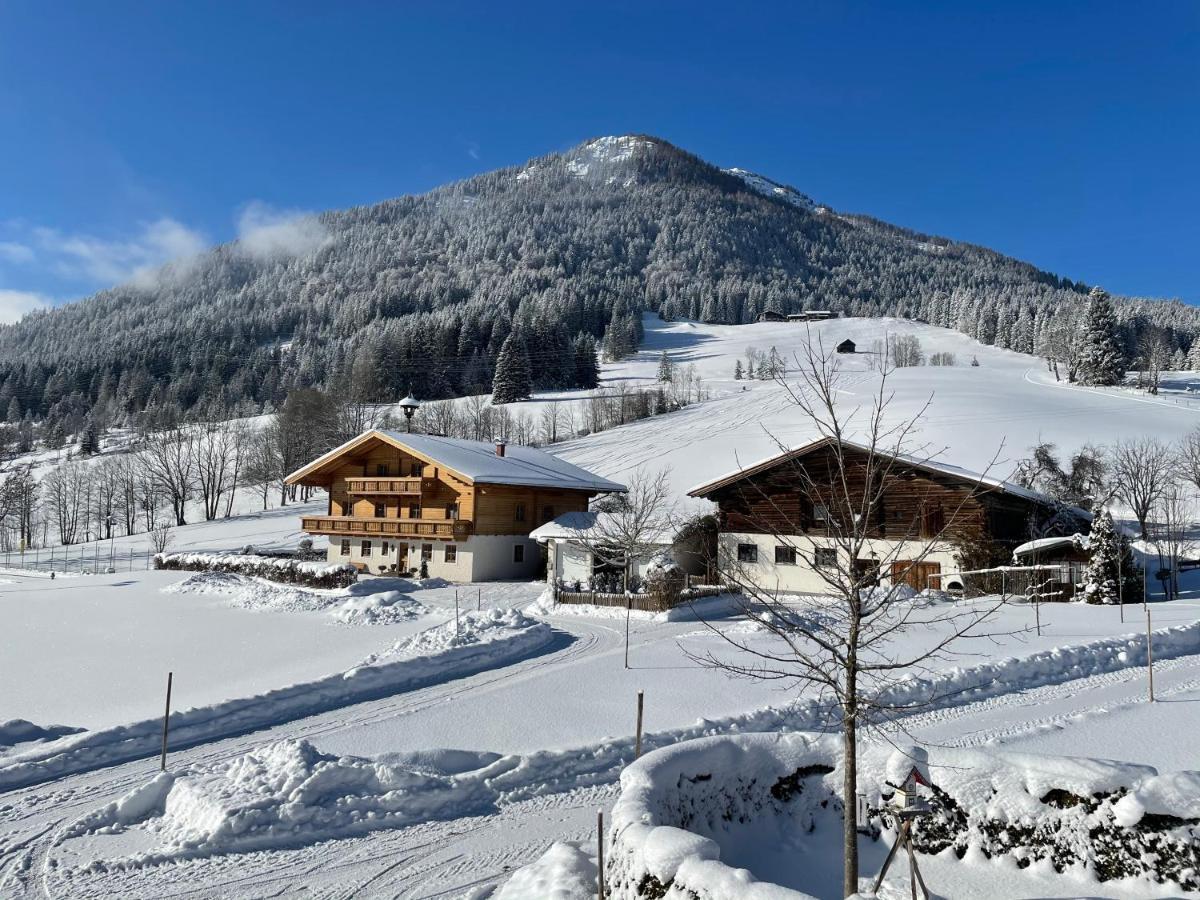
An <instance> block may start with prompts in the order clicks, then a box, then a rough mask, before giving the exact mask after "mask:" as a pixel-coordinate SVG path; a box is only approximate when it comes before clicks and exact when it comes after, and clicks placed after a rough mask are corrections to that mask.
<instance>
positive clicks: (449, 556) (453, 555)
mask: <svg viewBox="0 0 1200 900" xmlns="http://www.w3.org/2000/svg"><path fill="white" fill-rule="evenodd" d="M446 562H448V563H452V562H458V547H457V546H455V545H454V544H447V545H446Z"/></svg>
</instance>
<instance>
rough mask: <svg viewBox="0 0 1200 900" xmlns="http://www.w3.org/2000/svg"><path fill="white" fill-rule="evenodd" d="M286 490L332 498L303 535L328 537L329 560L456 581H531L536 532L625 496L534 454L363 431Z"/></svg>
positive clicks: (300, 472) (305, 521) (309, 519)
mask: <svg viewBox="0 0 1200 900" xmlns="http://www.w3.org/2000/svg"><path fill="white" fill-rule="evenodd" d="M287 482H288V484H304V485H309V486H311V487H319V488H323V489H324V490H326V491H327V492H328V495H329V496H328V506H327V509H326V513H325V515H319V516H304V517H303V518H302V519H301V528H302V529H303V530H304V531H306V532H308V533H309V534H312V535H319V536H323V537H328V538H329V549H328V559H329V561H330V562H348V563H351V564H352V565H355V566H358V567H359V568H360V569H363V570H364V571H368V572H373V573H385V572H398V573H405V572H415V571H419V570H420V568H421V564H422V562H424V563H425V566H426V568H427V570H428V572H429V574H430V576H433V577H442V578H446V579H448V580H450V581H486V580H490V579H501V578H524V577H528V576H530V575H533V574H534V573H536V572H537V571H538V567H539V564H540V560H541V557H540V553H539V548H538V545H537V542H536V541H534V540H533V539H531V538H530V536H529V534H530V532H531V531H532V530H533V529H534V528H536V527H537V526H538V525H540V524H542V523H545V522H549V521H550V520H552V519H554V518H555V517H556V516H558V515H560V514H562V513H564V512H575V511H584V510H586V509H587V508H588V501H589V500H590V499H591V498H592V497H594V496H595V495H596V494H598V493H604V492H612V491H624V490H625V486H624V485H622V484H618V483H616V482H614V481H609V480H607V479H605V478H601V477H599V476H598V475H594V474H592V473H591V472H588V471H586V470H585V469H581V468H579V467H578V466H573V465H571V464H570V463H568V462H565V461H564V460H561V459H559V458H558V457H556V456H553V455H551V454H549V453H546V452H545V451H543V450H537V449H535V448H533V447H522V446H511V445H506V444H505V443H504V442H503V441H497V442H495V443H487V442H485V441H464V440H456V439H454V438H446V437H438V436H434V435H425V434H406V433H403V432H396V431H368V432H365V433H364V434H361V435H359V436H358V437H356V438H354V439H353V440H350V441H347V442H346V443H344V444H342V445H341V446H340V447H336V448H335V449H333V450H331V451H329V452H328V453H326V454H325V455H324V456H321V457H320V458H318V459H316V460H313V461H312V462H311V463H309V464H308V465H306V466H304V467H302V468H300V469H297V470H296V471H295V472H293V473H292V474H291V475H289V476H288V477H287Z"/></svg>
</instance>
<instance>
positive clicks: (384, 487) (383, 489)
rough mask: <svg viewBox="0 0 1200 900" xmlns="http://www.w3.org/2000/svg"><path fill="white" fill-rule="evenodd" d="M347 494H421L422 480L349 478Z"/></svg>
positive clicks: (347, 480)
mask: <svg viewBox="0 0 1200 900" xmlns="http://www.w3.org/2000/svg"><path fill="white" fill-rule="evenodd" d="M346 492H347V493H349V494H386V495H389V496H394V495H396V494H420V493H421V479H420V478H384V477H382V476H381V477H376V478H347V479H346Z"/></svg>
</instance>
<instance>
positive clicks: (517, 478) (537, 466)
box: [287, 429, 627, 493]
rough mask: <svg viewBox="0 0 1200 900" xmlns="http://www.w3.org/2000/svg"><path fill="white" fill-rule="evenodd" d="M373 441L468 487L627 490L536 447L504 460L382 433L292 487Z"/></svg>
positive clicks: (474, 446) (339, 451) (336, 453)
mask: <svg viewBox="0 0 1200 900" xmlns="http://www.w3.org/2000/svg"><path fill="white" fill-rule="evenodd" d="M373 440H378V441H383V442H384V443H386V444H390V445H391V446H393V447H395V448H397V449H399V450H404V451H406V452H409V453H411V454H413V455H414V456H417V457H419V458H421V459H424V460H426V461H427V462H430V463H433V464H435V465H439V466H443V467H444V468H446V469H448V470H450V471H451V472H454V473H455V474H456V475H458V476H460V477H461V478H462V479H463V480H464V481H466V482H467V483H469V484H512V485H521V486H527V487H545V488H559V489H562V490H575V491H591V492H593V493H599V492H615V493H622V492H624V491H625V490H627V488H626V487H625V485H623V484H620V483H618V482H616V481H609V480H608V479H607V478H601V477H600V476H599V475H595V474H593V473H592V472H589V471H587V469H581V468H580V467H579V466H574V465H572V464H571V463H569V462H567V461H566V460H564V459H559V458H558V457H557V456H555V455H553V454H552V453H547V452H546V451H545V450H538V449H537V448H535V447H524V446H521V445H520V444H508V445H507V446H506V447H505V451H504V456H497V455H496V447H495V445H494V444H492V443H489V442H487V441H465V440H460V439H458V438H448V437H439V436H437V435H432V434H407V433H405V432H402V431H380V430H377V429H376V430H372V431H366V432H363V433H362V434H360V435H359V436H358V437H356V438H351V439H350V440H348V441H346V443H344V444H342V445H341V446H340V447H334V448H333V449H332V450H330V451H329V452H328V453H325V454H323V455H322V456H320V457H318V458H317V459H315V460H313V461H312V462H310V463H309V464H308V465H306V466H302V467H301V468H299V469H297V470H296V471H295V472H293V473H292V474H290V475H289V476H288V477H287V481H288V483H289V484H296V483H299V482H302V481H303V480H304V479H305V478H308V477H311V476H314V475H316V474H317V473H319V472H320V471H321V470H322V469H323V468H325V467H326V466H329V465H330V464H331V463H333V462H335V461H336V460H337V459H338V458H339V457H341V456H343V455H345V454H347V453H350V452H351V451H353V450H356V449H358V448H359V447H361V446H363V445H364V444H368V443H370V442H371V441H373Z"/></svg>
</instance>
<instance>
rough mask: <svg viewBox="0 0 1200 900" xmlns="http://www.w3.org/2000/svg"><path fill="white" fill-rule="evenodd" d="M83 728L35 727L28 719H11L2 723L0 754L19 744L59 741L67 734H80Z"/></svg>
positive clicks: (0, 726) (0, 728)
mask: <svg viewBox="0 0 1200 900" xmlns="http://www.w3.org/2000/svg"><path fill="white" fill-rule="evenodd" d="M81 731H83V729H82V728H72V727H71V726H70V725H47V726H42V725H34V724H33V723H32V722H30V721H29V720H27V719H9V720H8V721H7V722H0V752H3V751H5V750H8V749H9V748H11V747H15V746H16V745H17V744H32V743H42V742H43V741H54V740H58V739H59V738H60V737H62V736H63V735H65V734H79V732H81Z"/></svg>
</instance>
